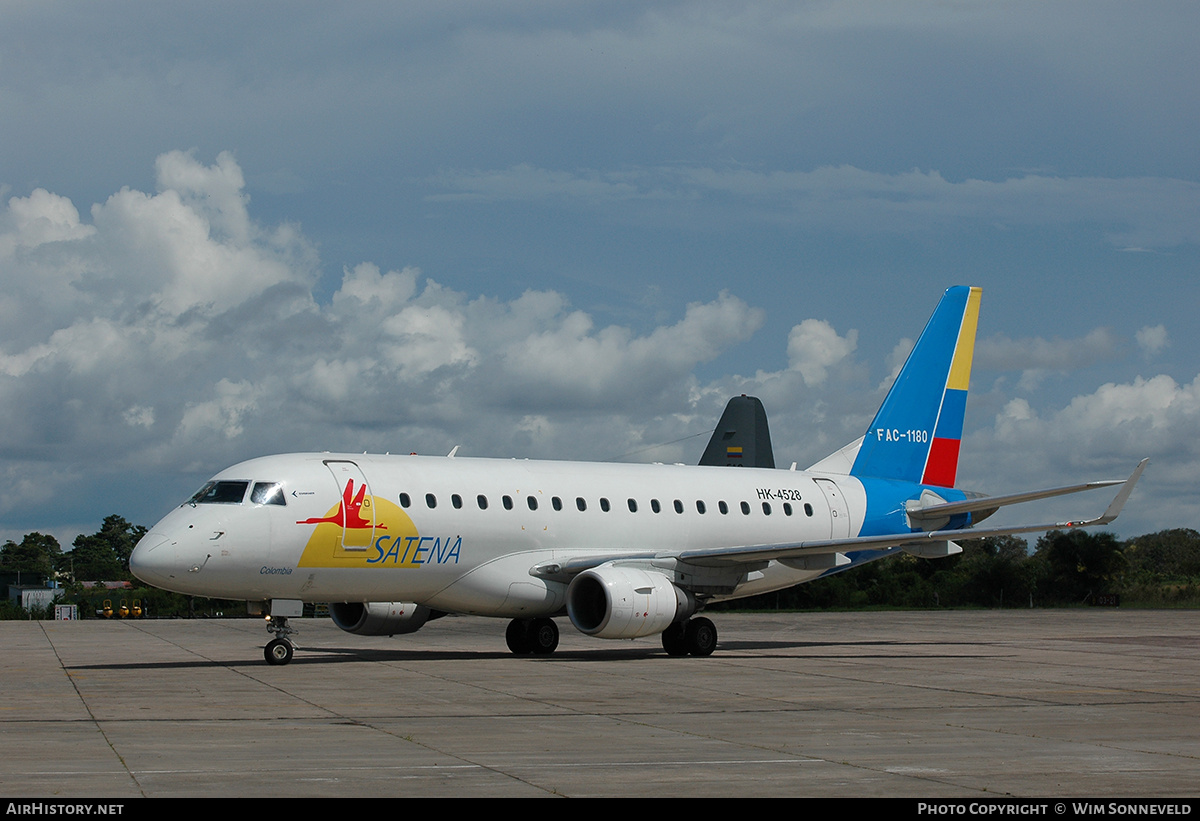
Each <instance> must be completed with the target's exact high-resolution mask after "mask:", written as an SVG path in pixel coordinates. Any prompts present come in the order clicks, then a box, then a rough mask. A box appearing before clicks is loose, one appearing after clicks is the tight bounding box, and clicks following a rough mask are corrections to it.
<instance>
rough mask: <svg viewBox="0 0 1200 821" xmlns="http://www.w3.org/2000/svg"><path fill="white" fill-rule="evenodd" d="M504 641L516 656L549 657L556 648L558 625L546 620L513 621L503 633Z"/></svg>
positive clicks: (551, 620)
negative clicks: (531, 654)
mask: <svg viewBox="0 0 1200 821" xmlns="http://www.w3.org/2000/svg"><path fill="white" fill-rule="evenodd" d="M504 640H505V641H506V642H508V649H509V650H512V651H513V652H514V653H515V654H517V655H518V656H523V655H526V654H527V653H533V654H535V655H539V656H544V655H549V654H550V653H553V652H554V651H555V649H556V648H557V647H558V625H557V624H555V623H554V619H547V618H539V619H513V620H512V621H510V622H509V623H508V629H507V630H505V631H504Z"/></svg>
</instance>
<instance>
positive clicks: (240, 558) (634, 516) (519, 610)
mask: <svg viewBox="0 0 1200 821" xmlns="http://www.w3.org/2000/svg"><path fill="white" fill-rule="evenodd" d="M922 489H923V486H921V485H915V484H912V483H907V482H896V481H892V480H889V481H872V480H869V479H859V478H856V477H852V476H846V475H832V474H829V475H823V474H812V473H807V472H804V471H796V470H773V469H756V468H729V467H696V466H687V465H670V464H618V463H582V462H555V461H533V460H516V459H512V460H503V459H475V458H448V457H422V456H393V455H365V454H330V453H315V454H288V455H280V456H269V457H263V458H260V459H253V460H250V461H247V462H242V463H240V464H238V465H235V466H233V467H231V468H229V469H227V470H224V471H222V472H220V473H218V474H217V475H216V476H214V477H213V479H212V481H211V482H210V483H209V484H208V485H206V486H205V488H204V489H202V491H201V492H200V493H198V494H197V496H196V497H193V500H192V501H190V502H188V503H185V504H184V505H182V506H180V507H179V508H177V509H175V510H174V511H172V512H171V513H170V514H168V515H167V516H166V517H165V518H164V519H163V520H162V521H161V522H159V523H158V524H157V525H155V526H154V528H153V529H152V530H151V531H150V532H149V533H147V534H146V536H145V537H144V538H143V539H142V540H141V542H139V544H138V546H137V548H136V549H135V551H134V554H133V557H132V558H131V561H130V566H131V569H132V570H133V572H134V573H135V575H137V576H138V577H139V578H140V579H142V580H143V581H146V582H148V583H150V584H153V585H156V586H158V587H163V588H166V589H169V590H174V591H177V592H181V593H190V594H197V595H202V596H209V597H214V598H231V599H247V600H270V599H299V600H303V601H310V602H340V601H346V602H369V601H408V602H415V603H418V604H422V605H425V606H427V607H430V608H433V609H436V610H442V611H446V612H458V613H471V614H477V615H488V616H503V617H511V618H516V617H521V618H527V617H533V616H543V615H553V614H555V613H558V612H561V611H562V609H563V603H564V595H565V591H566V584H565V583H563V582H562V581H559V580H555V579H553V578H545V577H543V576H539V575H531V573H530V570H531V569H532V568H534V567H537V566H540V565H544V564H546V563H548V562H562V561H569V560H571V559H577V558H580V557H586V556H588V555H597V554H602V555H605V556H612V555H614V554H619V555H630V556H643V557H653V556H654V555H655V554H657V553H662V554H668V553H678V552H681V551H684V550H688V549H694V548H707V547H723V546H734V545H766V544H780V543H794V542H803V541H820V540H826V539H839V538H848V537H854V536H858V535H873V534H879V533H891V532H907V531H908V530H909V529H911V528H910V527H909V524H908V522H907V520H906V518H905V513H904V510H905V508H904V506H905V502H906V501H908V500H911V499H916V498H917V497H918V496H919V495H920V493H921V491H922ZM938 491H939V493H940V494H941V495H942V496H943V497H944V498H947V499H948V500H949V499H959V498H962V494H961V492H958V491H954V490H948V489H944V488H939V489H938ZM896 550H898V548H889V549H885V550H863V551H857V552H856V553H853V554H850V558H851V563H850V564H848V565H844V566H841V567H838V568H837V569H838V570H843V569H846V567H849V566H853V565H856V564H861V563H862V562H864V561H870V560H873V559H877V558H882V557H883V556H887V555H890V554H891V553H893V552H895V551H896ZM827 572H830V570H828V569H816V570H814V569H798V568H797V567H795V566H788V565H785V564H784V563H780V562H774V561H773V562H770V563H768V564H767V565H766V566H764V567H761V568H756V569H752V570H750V571H748V572H747V573H746V574H745V575H744V577H743V578H741V579H740V580H739V582H738V583H737V584H736V589H734V590H725V591H723V592H721V593H720V594H719V595H714V596H712V597H710V599H716V598H737V597H742V596H748V595H754V594H757V593H763V592H768V591H771V590H776V589H780V588H784V587H789V586H792V585H795V584H798V583H801V582H804V581H808V580H811V579H813V578H816V577H818V576H820V575H822V574H824V573H827Z"/></svg>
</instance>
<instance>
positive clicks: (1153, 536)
mask: <svg viewBox="0 0 1200 821" xmlns="http://www.w3.org/2000/svg"><path fill="white" fill-rule="evenodd" d="M1125 556H1126V558H1127V559H1128V560H1129V569H1130V570H1131V571H1133V572H1135V573H1143V574H1149V575H1150V577H1151V578H1154V579H1157V580H1160V581H1161V580H1167V579H1170V580H1177V581H1178V580H1183V579H1189V578H1196V577H1200V533H1197V532H1196V531H1194V530H1192V529H1190V528H1176V529H1174V530H1160V531H1159V532H1157V533H1148V534H1146V535H1145V536H1138V537H1136V538H1133V539H1129V540H1128V541H1127V542H1125Z"/></svg>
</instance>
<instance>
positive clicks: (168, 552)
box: [129, 530, 176, 587]
mask: <svg viewBox="0 0 1200 821" xmlns="http://www.w3.org/2000/svg"><path fill="white" fill-rule="evenodd" d="M175 569H176V561H175V543H174V542H173V541H172V539H171V538H170V537H169V536H167V535H166V534H164V533H161V532H159V531H156V530H151V531H150V532H149V533H147V534H146V535H145V536H143V537H142V538H141V540H140V541H138V543H137V544H136V545H135V546H134V548H133V552H132V553H131V554H130V555H129V571H130V572H131V573H133V575H135V576H137V577H138V578H139V579H141V580H142V581H144V582H145V583H146V584H151V585H154V586H155V587H164V586H166V585H167V584H168V583H169V581H170V580H171V578H172V577H173V576H174V574H175Z"/></svg>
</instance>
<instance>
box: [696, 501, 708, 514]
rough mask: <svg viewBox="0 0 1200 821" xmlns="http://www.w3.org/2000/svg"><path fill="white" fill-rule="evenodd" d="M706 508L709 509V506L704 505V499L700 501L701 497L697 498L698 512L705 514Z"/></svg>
mask: <svg viewBox="0 0 1200 821" xmlns="http://www.w3.org/2000/svg"><path fill="white" fill-rule="evenodd" d="M706 509H707V508H705V507H704V502H702V501H700V500H699V499H697V500H696V512H697V513H699V514H700V515H704V511H705V510H706Z"/></svg>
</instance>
